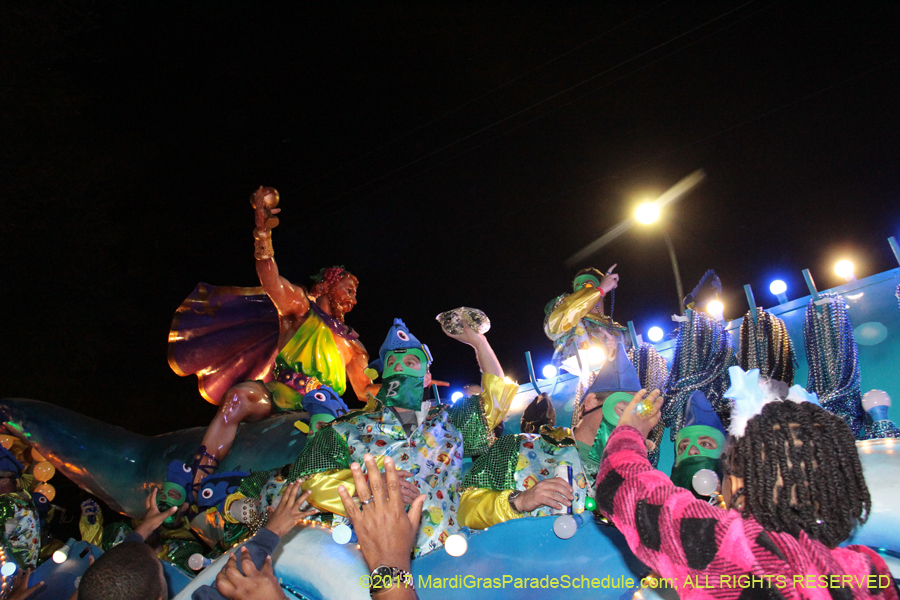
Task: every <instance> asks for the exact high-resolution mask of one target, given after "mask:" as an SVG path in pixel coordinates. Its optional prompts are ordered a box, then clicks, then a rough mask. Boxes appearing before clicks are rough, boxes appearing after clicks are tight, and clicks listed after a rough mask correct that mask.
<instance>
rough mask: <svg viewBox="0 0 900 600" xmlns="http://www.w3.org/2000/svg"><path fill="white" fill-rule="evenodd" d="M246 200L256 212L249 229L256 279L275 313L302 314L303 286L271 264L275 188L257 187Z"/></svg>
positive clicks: (306, 304)
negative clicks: (270, 300) (290, 279)
mask: <svg viewBox="0 0 900 600" xmlns="http://www.w3.org/2000/svg"><path fill="white" fill-rule="evenodd" d="M250 202H251V204H252V205H253V210H254V211H255V213H256V215H255V220H256V229H254V230H253V237H254V239H255V243H254V249H255V252H254V254H255V256H256V274H257V275H258V276H259V282H260V283H261V284H262V287H263V290H265V292H266V294H267V295H268V296H269V298H271V299H272V302H273V303H274V304H275V308H277V309H278V314H279V315H282V316H287V315H292V316H298V317H299V316H303V315H305V314H306V313H307V312H308V311H309V298H308V297H307V295H306V288H304V287H303V286H302V285H300V286H295V285H294V284H292V283H291V282H290V281H288V280H287V279H285V278H284V277H281V276H280V275H279V274H278V265H276V264H275V259H274V256H275V252H274V250H273V249H272V229H274V228H275V227H277V226H278V218H277V217H275V216H273V215H275V214H277V213H279V212H281V209H280V208H276V207H277V206H278V192H277V191H275V190H274V189H273V188H268V187H260V188H259V189H258V190H256V193H255V194H253V198H252V200H251V201H250Z"/></svg>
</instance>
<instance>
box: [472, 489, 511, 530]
mask: <svg viewBox="0 0 900 600" xmlns="http://www.w3.org/2000/svg"><path fill="white" fill-rule="evenodd" d="M513 491H514V490H504V491H502V492H498V491H496V490H490V489H487V488H469V489H467V490H466V491H464V492H463V494H462V497H461V498H460V500H459V512H458V513H457V515H458V518H459V524H460V525H462V526H464V527H468V528H469V529H487V528H488V527H490V526H491V525H496V524H497V523H502V522H504V521H509V520H510V519H519V518H521V517H524V516H525V514H524V513H520V512H517V511H515V510H513V509H512V507H511V506H510V505H509V495H510V494H512V493H513Z"/></svg>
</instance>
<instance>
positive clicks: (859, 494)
mask: <svg viewBox="0 0 900 600" xmlns="http://www.w3.org/2000/svg"><path fill="white" fill-rule="evenodd" d="M722 459H723V467H724V469H725V472H726V473H728V474H731V475H735V476H737V477H742V478H743V479H744V489H743V492H744V497H745V510H744V516H745V517H747V516H751V517H753V518H754V519H755V520H756V521H757V522H758V523H759V524H760V525H762V526H763V527H764V528H766V529H767V530H769V531H783V532H787V533H789V534H791V535H793V536H797V535H798V534H799V533H800V532H801V531H805V532H806V534H807V535H809V536H810V537H811V538H813V539H816V540H819V541H820V542H822V543H823V544H825V545H826V546H828V547H829V548H834V547H836V546H837V545H838V544H840V543H841V542H843V541H844V540H845V539H847V538H848V537H849V536H850V533H851V531H852V530H853V527H854V526H855V525H856V523H857V522H859V523H865V522H866V519H868V515H869V511H870V510H871V508H872V500H871V497H870V496H869V488H868V487H867V486H866V480H865V478H864V477H863V472H862V465H861V464H860V462H859V455H858V454H857V451H856V443H855V440H854V438H853V434H852V433H851V431H850V428H849V427H848V426H847V424H846V423H845V422H844V421H843V419H841V418H840V417H838V416H837V415H835V414H832V413H830V412H828V411H827V410H825V409H823V408H821V407H819V406H816V405H815V404H812V403H810V402H791V401H784V402H772V403H769V404H767V405H766V406H764V407H763V410H762V413H760V414H759V415H757V416H755V417H753V418H752V419H750V421H749V422H748V423H747V429H746V431H745V433H744V435H743V436H742V437H740V438H731V439H729V442H728V445H727V446H726V448H725V452H724V454H723V456H722ZM779 478H780V481H779Z"/></svg>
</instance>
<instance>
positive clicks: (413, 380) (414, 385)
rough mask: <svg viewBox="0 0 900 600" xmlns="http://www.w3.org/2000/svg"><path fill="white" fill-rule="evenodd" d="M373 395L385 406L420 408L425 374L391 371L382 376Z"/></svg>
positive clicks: (423, 393)
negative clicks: (376, 392) (387, 374)
mask: <svg viewBox="0 0 900 600" xmlns="http://www.w3.org/2000/svg"><path fill="white" fill-rule="evenodd" d="M375 397H376V398H378V400H380V401H381V403H382V404H384V405H385V406H396V407H398V408H408V409H410V410H421V409H422V399H423V398H424V397H425V376H424V375H423V376H422V377H416V376H414V375H404V374H402V373H391V374H390V375H389V376H388V377H385V378H384V382H383V383H382V384H381V389H380V390H378V395H377V396H375Z"/></svg>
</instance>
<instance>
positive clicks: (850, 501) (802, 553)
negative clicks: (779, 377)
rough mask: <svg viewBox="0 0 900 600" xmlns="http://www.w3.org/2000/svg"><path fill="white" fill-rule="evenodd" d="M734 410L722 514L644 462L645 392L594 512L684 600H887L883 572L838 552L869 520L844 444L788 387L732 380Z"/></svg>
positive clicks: (629, 411)
mask: <svg viewBox="0 0 900 600" xmlns="http://www.w3.org/2000/svg"><path fill="white" fill-rule="evenodd" d="M729 373H730V375H731V387H730V388H729V389H728V391H727V392H726V397H729V398H731V399H732V400H734V409H733V411H732V415H731V417H732V418H731V425H730V427H729V432H730V436H731V437H730V438H729V441H728V443H727V445H726V449H725V452H724V455H723V459H724V460H723V469H724V472H725V477H724V481H723V482H722V490H723V497H724V500H725V505H726V509H725V510H723V509H722V508H719V507H715V506H710V505H709V504H708V503H707V502H704V501H702V500H697V499H696V498H694V496H693V494H691V493H690V492H688V491H687V490H683V489H681V488H677V487H675V486H674V485H673V484H672V482H671V481H670V480H669V479H668V478H667V477H666V476H665V475H664V474H663V473H661V472H659V471H657V470H655V469H653V468H652V467H651V466H650V464H649V462H648V461H647V458H646V456H647V452H646V448H645V444H644V440H645V438H646V436H647V434H648V433H649V432H650V430H651V429H652V428H653V426H654V425H656V423H657V422H658V421H659V409H660V407H661V405H662V398H661V397H660V394H659V392H658V391H656V392H653V393H652V394H649V395H647V393H646V391H644V390H642V391H641V392H639V393H638V394H637V395H635V397H634V399H633V400H632V401H631V403H630V404H629V406H628V407H627V408H626V410H625V412H624V413H623V414H622V417H621V418H620V420H619V424H618V426H617V427H616V429H615V430H614V431H613V433H612V435H611V436H610V438H609V441H608V443H607V446H606V453H605V455H604V458H603V461H602V463H601V465H600V473H599V475H598V477H597V482H598V483H597V493H596V501H597V507H598V508H599V509H600V511H601V512H602V513H603V514H604V515H605V516H607V517H608V518H610V519H611V520H612V522H613V523H614V524H615V525H616V527H618V528H619V529H620V530H621V531H622V533H623V534H624V535H625V538H626V540H627V541H628V545H629V546H630V547H631V549H632V550H633V551H634V553H635V554H636V555H637V557H638V558H639V559H640V560H642V561H643V562H644V563H645V564H647V565H648V566H650V567H651V568H652V569H653V570H654V571H655V572H656V573H657V574H658V576H659V578H660V579H661V580H664V583H663V584H662V585H664V586H672V587H674V588H676V589H677V591H678V593H679V595H680V597H681V598H751V597H764V598H815V599H818V598H822V599H825V600H835V599H846V600H850V599H854V598H856V599H861V598H884V599H886V600H896V599H898V598H900V596H898V590H897V587H896V584H895V583H894V580H893V578H892V577H891V574H890V571H889V570H888V567H887V565H886V564H885V562H884V560H883V559H882V558H881V557H880V556H879V555H878V554H877V553H876V552H875V551H874V550H871V549H869V548H867V547H865V546H847V547H845V548H840V547H838V544H840V543H841V542H842V541H844V540H845V539H846V538H847V537H848V536H849V535H850V533H851V531H852V529H853V527H854V526H855V525H856V524H857V523H864V522H865V521H866V519H867V517H868V514H869V511H870V509H871V499H870V497H869V490H868V488H867V487H866V482H865V479H864V477H863V474H862V466H861V464H860V461H859V456H858V454H857V450H856V445H855V442H854V438H853V434H852V433H851V432H850V429H849V428H848V426H847V425H846V423H844V421H843V420H842V419H841V418H840V417H838V416H836V415H834V414H831V413H830V412H828V411H826V410H824V409H823V408H821V407H820V406H818V400H817V399H816V397H815V395H814V394H812V395H811V394H808V393H807V392H806V391H805V390H803V388H800V387H799V386H793V387H792V388H791V389H790V391H789V393H788V394H787V397H783V396H781V395H780V394H778V393H777V391H776V390H777V389H778V388H776V387H775V386H769V385H768V384H767V382H763V383H762V384H760V382H759V371H756V370H755V369H754V370H752V371H750V372H748V373H745V372H744V371H743V370H741V369H740V368H739V367H732V368H731V369H729Z"/></svg>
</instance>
